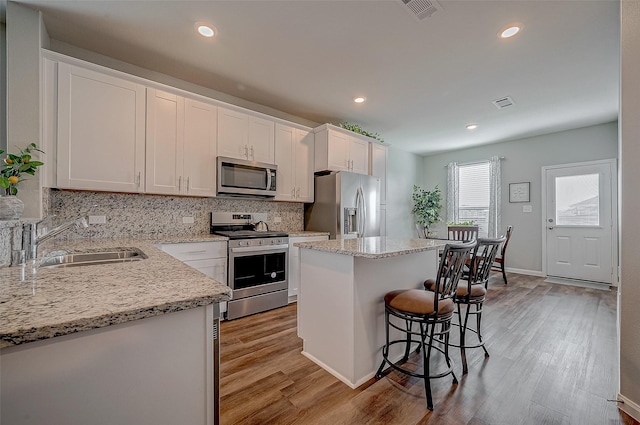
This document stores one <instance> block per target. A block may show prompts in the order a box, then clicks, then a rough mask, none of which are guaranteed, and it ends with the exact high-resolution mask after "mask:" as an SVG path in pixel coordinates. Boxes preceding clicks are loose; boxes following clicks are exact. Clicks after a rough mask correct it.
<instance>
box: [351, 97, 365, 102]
mask: <svg viewBox="0 0 640 425" xmlns="http://www.w3.org/2000/svg"><path fill="white" fill-rule="evenodd" d="M365 100H367V98H366V97H363V96H358V97H354V98H353V101H354V102H356V103H364V101H365Z"/></svg>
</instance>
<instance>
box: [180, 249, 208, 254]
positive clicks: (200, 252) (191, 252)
mask: <svg viewBox="0 0 640 425" xmlns="http://www.w3.org/2000/svg"><path fill="white" fill-rule="evenodd" d="M205 252H207V251H206V250H204V249H203V250H202V251H187V252H185V254H204V253H205Z"/></svg>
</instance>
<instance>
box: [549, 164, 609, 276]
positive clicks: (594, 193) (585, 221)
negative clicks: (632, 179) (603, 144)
mask: <svg viewBox="0 0 640 425" xmlns="http://www.w3.org/2000/svg"><path fill="white" fill-rule="evenodd" d="M614 169H615V161H613V160H610V161H597V162H590V163H582V164H575V165H565V166H559V167H545V168H544V176H545V184H546V186H545V189H546V190H545V192H546V195H545V200H546V219H545V230H544V231H545V234H546V272H547V275H548V276H554V277H562V278H568V279H580V280H588V281H594V282H603V283H609V284H610V283H613V276H614V270H613V265H614V264H615V262H614V258H615V253H616V250H615V247H614V238H613V219H614V213H613V211H614V206H613V205H614V204H613V201H614V188H613V186H612V179H611V176H612V175H613V174H614Z"/></svg>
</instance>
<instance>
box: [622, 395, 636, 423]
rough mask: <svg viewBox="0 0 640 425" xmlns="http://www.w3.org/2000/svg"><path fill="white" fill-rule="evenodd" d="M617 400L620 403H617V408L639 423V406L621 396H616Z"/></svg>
mask: <svg viewBox="0 0 640 425" xmlns="http://www.w3.org/2000/svg"><path fill="white" fill-rule="evenodd" d="M617 399H618V400H619V401H621V402H622V403H618V408H619V409H620V410H622V411H623V412H624V413H626V414H627V415H629V416H631V417H632V418H633V419H635V420H636V421H638V422H640V406H639V405H637V404H636V403H634V402H633V401H631V400H629V399H628V398H626V397H625V396H623V395H621V394H618V397H617Z"/></svg>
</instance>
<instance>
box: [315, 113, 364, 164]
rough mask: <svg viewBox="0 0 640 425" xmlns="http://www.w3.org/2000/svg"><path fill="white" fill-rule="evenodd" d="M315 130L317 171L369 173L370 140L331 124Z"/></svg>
mask: <svg viewBox="0 0 640 425" xmlns="http://www.w3.org/2000/svg"><path fill="white" fill-rule="evenodd" d="M314 132H315V168H314V170H315V171H352V172H354V173H360V174H368V173H369V141H367V140H365V138H364V136H362V137H361V136H358V135H356V134H355V133H353V132H351V131H348V130H344V129H341V128H339V127H336V126H334V125H331V124H325V125H322V126H320V127H318V128H316V129H315V130H314Z"/></svg>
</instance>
